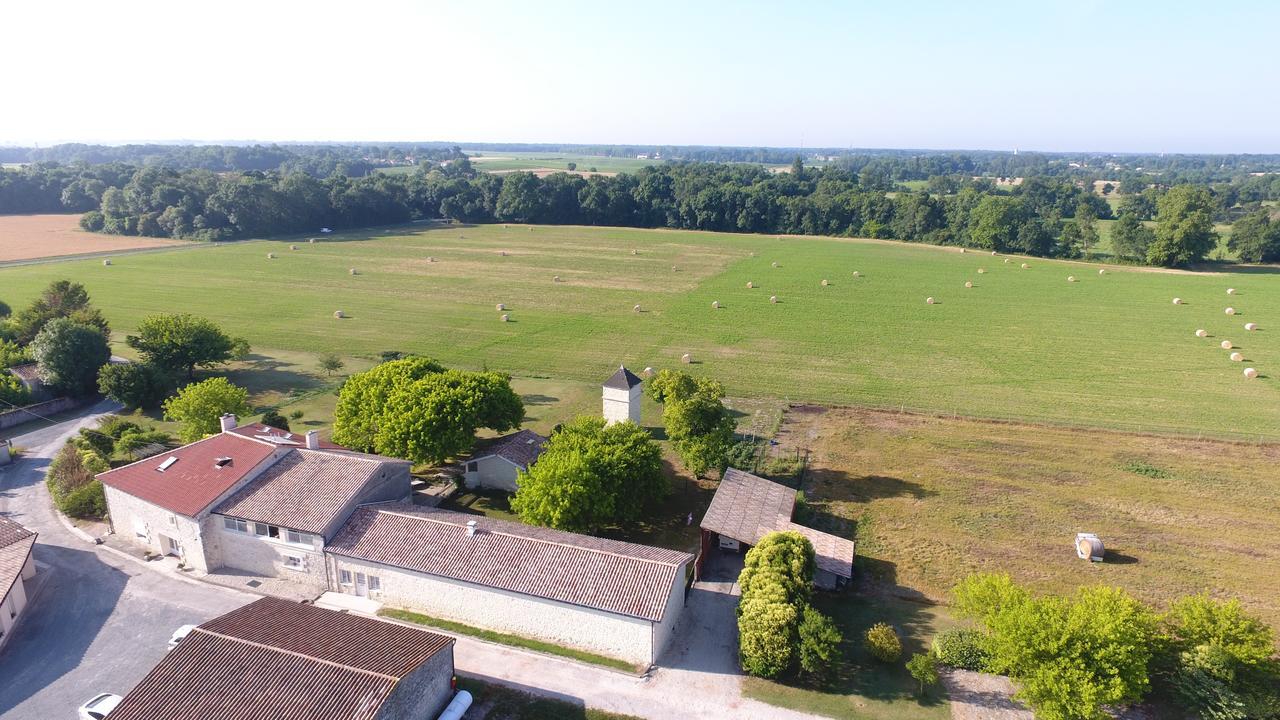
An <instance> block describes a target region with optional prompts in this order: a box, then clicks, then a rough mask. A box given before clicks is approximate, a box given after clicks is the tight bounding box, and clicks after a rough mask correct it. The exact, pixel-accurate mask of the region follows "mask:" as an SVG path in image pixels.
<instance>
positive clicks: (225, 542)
mask: <svg viewBox="0 0 1280 720" xmlns="http://www.w3.org/2000/svg"><path fill="white" fill-rule="evenodd" d="M222 518H223V516H222V515H212V516H210V519H209V520H210V522H209V525H210V529H209V532H208V533H207V535H206V537H207V538H216V542H217V544H218V547H219V549H220V550H219V554H220V556H221V564H220V566H221V567H229V568H234V569H236V570H243V571H245V572H251V573H254V574H255V575H262V576H263V577H275V578H283V579H285V580H290V581H293V582H296V583H298V584H299V585H302V586H304V587H307V588H308V589H310V590H311V591H313V592H314V593H315V594H316V595H319V594H320V593H322V592H324V591H325V590H327V589H328V578H327V577H326V573H325V566H324V543H323V542H322V541H321V539H320V537H319V536H317V535H312V536H311V537H312V544H311V545H310V546H306V545H295V544H293V543H288V542H284V541H283V540H276V539H274V538H267V537H263V536H261V535H256V534H254V533H253V523H249V532H248V533H242V532H236V531H234V530H228V529H226V527H224V526H223V524H222ZM286 555H292V556H295V557H300V558H302V562H303V569H301V570H296V569H294V568H291V567H286V566H285V564H284V557H285V556H286ZM215 567H218V566H215Z"/></svg>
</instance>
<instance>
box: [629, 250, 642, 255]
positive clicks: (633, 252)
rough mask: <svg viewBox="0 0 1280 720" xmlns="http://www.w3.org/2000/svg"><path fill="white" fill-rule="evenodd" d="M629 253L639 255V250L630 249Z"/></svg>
mask: <svg viewBox="0 0 1280 720" xmlns="http://www.w3.org/2000/svg"><path fill="white" fill-rule="evenodd" d="M631 254H632V255H639V254H640V251H639V250H632V251H631Z"/></svg>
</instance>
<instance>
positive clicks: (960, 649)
mask: <svg viewBox="0 0 1280 720" xmlns="http://www.w3.org/2000/svg"><path fill="white" fill-rule="evenodd" d="M985 640H986V636H985V635H983V634H982V632H981V631H979V630H967V629H959V630H946V631H944V632H942V633H939V634H938V636H937V637H935V638H934V639H933V653H934V655H936V656H937V658H938V662H939V663H941V664H943V665H946V666H947V667H953V668H959V669H961V670H974V671H976V672H986V670H987V660H988V657H989V656H988V653H987V650H986V648H985V647H984V646H983V642H984V641H985Z"/></svg>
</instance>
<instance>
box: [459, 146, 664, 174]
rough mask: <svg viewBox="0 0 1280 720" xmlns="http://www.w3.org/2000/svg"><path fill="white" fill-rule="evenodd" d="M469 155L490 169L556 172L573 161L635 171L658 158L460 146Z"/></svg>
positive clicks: (603, 168)
mask: <svg viewBox="0 0 1280 720" xmlns="http://www.w3.org/2000/svg"><path fill="white" fill-rule="evenodd" d="M463 152H464V153H466V155H467V156H468V157H470V158H471V164H472V165H474V166H475V167H476V168H477V169H479V170H486V171H489V172H497V171H513V170H553V171H556V172H559V171H564V170H567V169H568V167H567V166H568V164H569V163H576V164H577V166H578V167H577V170H578V171H579V172H586V171H587V170H589V169H591V168H595V169H596V171H597V172H601V173H622V172H635V171H636V170H639V169H640V168H643V167H648V166H649V165H656V164H658V163H660V162H662V161H661V160H646V159H642V158H635V157H607V156H604V155H579V154H576V153H536V152H535V153H530V152H521V153H516V152H511V153H507V152H491V151H488V150H463Z"/></svg>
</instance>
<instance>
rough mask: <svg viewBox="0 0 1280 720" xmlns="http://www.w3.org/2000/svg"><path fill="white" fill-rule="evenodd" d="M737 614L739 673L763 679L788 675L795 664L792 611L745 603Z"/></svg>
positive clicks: (788, 607) (762, 602) (759, 602)
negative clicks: (743, 671) (740, 662)
mask: <svg viewBox="0 0 1280 720" xmlns="http://www.w3.org/2000/svg"><path fill="white" fill-rule="evenodd" d="M739 611H740V616H739V617H738V647H739V653H740V657H741V661H742V669H743V670H745V671H746V672H748V673H750V674H751V675H755V676H757V677H764V678H775V677H778V676H779V675H781V674H783V673H784V672H786V671H788V670H789V669H790V668H791V665H792V663H793V662H794V661H795V647H796V621H797V616H796V609H795V607H793V606H791V605H788V604H786V603H777V602H768V601H765V600H747V601H744V602H743V603H742V606H741V607H740V608H739Z"/></svg>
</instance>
